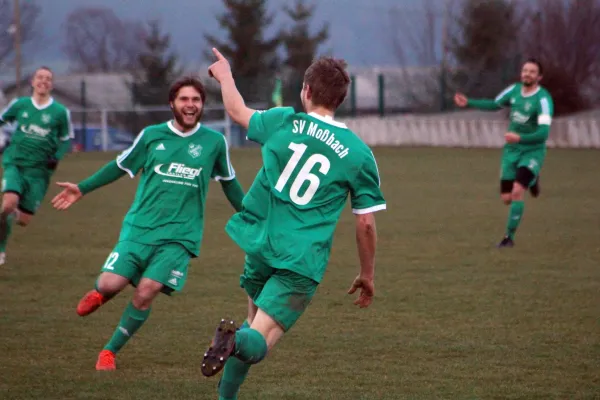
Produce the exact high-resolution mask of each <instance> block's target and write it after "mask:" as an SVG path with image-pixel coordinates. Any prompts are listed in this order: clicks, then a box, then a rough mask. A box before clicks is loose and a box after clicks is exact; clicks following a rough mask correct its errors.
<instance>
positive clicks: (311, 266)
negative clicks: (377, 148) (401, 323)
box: [202, 49, 386, 400]
mask: <svg viewBox="0 0 600 400" xmlns="http://www.w3.org/2000/svg"><path fill="white" fill-rule="evenodd" d="M213 51H214V53H215V55H216V57H217V59H218V61H217V62H216V63H215V64H213V65H212V66H211V67H210V73H211V74H212V75H213V76H214V78H215V79H216V80H217V81H219V83H220V84H221V92H222V95H223V103H224V104H225V108H226V110H227V112H228V113H229V115H230V116H231V118H232V119H233V120H234V121H236V122H237V123H239V124H240V125H242V126H243V127H246V128H247V129H248V139H249V140H252V141H254V142H257V143H259V144H260V145H261V148H262V158H263V167H262V168H261V170H260V171H259V172H258V175H257V176H256V179H255V180H254V183H253V184H252V187H251V188H250V189H249V190H248V193H247V194H246V197H245V198H244V201H243V204H242V206H243V209H242V211H241V212H239V213H237V214H235V215H234V216H233V217H232V218H231V220H230V221H229V222H228V224H227V227H226V230H227V232H228V234H229V235H230V236H231V237H232V239H233V240H234V241H235V242H236V243H237V244H238V245H239V246H240V247H241V248H242V249H243V250H244V251H245V253H246V259H245V266H244V272H243V274H242V276H241V278H240V285H241V287H242V288H243V289H244V290H245V291H246V293H247V294H248V297H249V301H248V319H247V320H246V321H245V322H244V324H243V325H242V327H241V329H240V330H238V331H236V326H235V322H234V321H230V320H225V319H223V320H221V323H220V324H219V327H218V328H217V331H216V333H215V337H214V338H213V342H212V346H211V347H210V348H209V349H208V350H207V352H206V354H205V355H204V359H203V361H202V373H203V374H204V375H206V376H212V375H215V374H216V373H218V372H219V371H220V370H221V369H222V368H224V372H223V377H222V379H221V381H220V383H219V398H220V399H222V400H229V399H236V398H237V393H238V391H239V388H240V386H241V384H242V382H243V381H244V379H245V377H246V375H247V373H248V371H249V368H250V366H251V365H252V364H255V363H258V362H260V361H261V360H262V359H263V358H264V357H265V356H266V354H267V350H268V349H271V348H272V347H273V346H274V345H275V344H276V343H277V341H278V340H279V339H280V338H281V337H282V336H283V334H284V332H287V331H288V330H289V329H290V328H291V327H292V326H293V325H294V324H295V323H296V321H297V320H298V318H299V317H300V316H301V315H302V314H303V312H304V311H305V309H306V308H307V306H308V304H309V303H310V301H311V299H312V297H313V295H314V293H315V291H316V289H317V286H318V285H319V282H321V279H322V278H323V275H324V274H325V270H326V268H327V263H328V260H329V254H330V250H331V246H332V241H333V234H334V231H335V227H336V224H337V222H338V220H339V218H340V214H341V213H342V210H343V209H344V206H345V204H346V200H347V198H348V195H350V199H351V205H352V210H353V213H354V214H355V216H356V238H357V245H358V253H359V259H360V272H359V275H358V276H357V277H356V279H355V280H354V282H353V283H352V286H351V288H350V291H349V293H354V292H355V291H356V290H359V289H360V296H359V297H358V299H357V300H356V301H355V304H357V305H359V306H360V307H361V308H363V307H368V306H369V305H370V304H371V301H372V298H373V294H374V286H373V279H374V273H375V248H376V229H375V217H374V214H373V213H374V212H376V211H379V210H384V209H385V208H386V204H385V200H384V198H383V195H382V192H381V190H380V187H379V183H380V182H379V172H378V170H377V164H376V162H375V158H374V156H373V153H372V152H371V150H370V149H369V147H368V146H367V145H366V144H365V143H364V142H363V141H362V140H361V139H360V138H359V137H358V136H356V135H355V134H354V133H353V132H352V131H350V130H349V129H348V128H347V127H346V125H344V124H343V123H340V122H338V121H336V120H334V119H333V114H334V112H335V111H336V109H337V108H338V107H339V105H340V104H341V103H342V102H343V101H344V98H345V97H346V94H347V92H348V85H349V83H350V78H349V77H348V74H347V72H346V71H345V66H346V64H345V62H343V61H341V60H335V59H333V58H322V59H320V60H318V61H315V62H314V63H313V64H312V65H311V66H310V67H309V68H308V69H307V70H306V73H305V75H304V85H303V89H302V92H301V99H302V104H303V106H304V109H305V110H306V113H295V112H294V109H293V108H273V109H270V110H268V111H264V112H261V111H255V110H251V109H249V108H247V107H246V106H245V104H244V100H243V99H242V97H241V95H240V93H239V92H238V90H237V88H236V85H235V82H234V79H233V77H232V73H231V69H230V66H229V63H228V62H227V60H226V59H225V58H224V57H223V56H222V55H221V54H220V53H219V52H218V50H216V49H213Z"/></svg>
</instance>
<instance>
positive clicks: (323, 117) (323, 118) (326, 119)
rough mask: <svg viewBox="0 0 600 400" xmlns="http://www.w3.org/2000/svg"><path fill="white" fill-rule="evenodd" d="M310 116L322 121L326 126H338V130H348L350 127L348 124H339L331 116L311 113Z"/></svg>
mask: <svg viewBox="0 0 600 400" xmlns="http://www.w3.org/2000/svg"><path fill="white" fill-rule="evenodd" d="M308 115H310V116H311V117H313V118H316V119H318V120H321V121H323V122H325V123H326V124H329V125H333V126H337V127H338V128H344V129H348V127H347V126H346V124H343V123H341V122H338V121H336V120H334V119H333V118H332V117H331V116H329V115H319V114H317V113H316V112H311V113H309V114H308Z"/></svg>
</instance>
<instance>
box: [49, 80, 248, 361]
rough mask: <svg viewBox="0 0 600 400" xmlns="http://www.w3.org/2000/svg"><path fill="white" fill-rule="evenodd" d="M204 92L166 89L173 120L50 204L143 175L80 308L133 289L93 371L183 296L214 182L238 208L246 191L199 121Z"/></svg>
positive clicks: (186, 86)
mask: <svg viewBox="0 0 600 400" xmlns="http://www.w3.org/2000/svg"><path fill="white" fill-rule="evenodd" d="M205 98H206V95H205V90H204V87H203V85H202V83H201V82H200V81H199V80H197V79H195V78H187V77H186V78H182V79H180V80H178V81H177V82H175V83H174V84H173V86H172V87H171V89H170V92H169V103H170V106H171V109H172V110H173V116H174V119H173V120H171V121H168V122H165V123H162V124H159V125H153V126H149V127H147V128H145V129H144V130H142V132H141V133H140V134H139V135H138V136H137V138H136V139H135V141H134V142H133V144H132V145H131V147H130V148H128V149H127V150H125V151H124V152H123V153H121V154H120V155H119V156H118V157H117V159H116V160H115V161H111V162H109V163H108V164H106V165H105V166H104V167H103V168H101V169H100V170H99V171H98V172H96V173H95V174H94V175H92V176H90V177H88V178H86V179H85V180H83V181H81V182H80V183H79V184H74V183H67V182H59V183H58V185H59V186H61V187H63V188H64V190H63V191H62V192H61V193H59V194H58V195H57V196H56V197H55V198H54V199H53V200H52V203H53V205H54V207H55V208H56V209H58V210H65V209H67V208H69V207H70V206H72V205H73V204H74V203H75V202H77V201H78V200H80V199H81V198H82V197H83V196H85V195H86V194H88V193H90V192H91V191H93V190H95V189H98V188H100V187H102V186H104V185H107V184H109V183H111V182H114V181H116V180H117V179H119V178H120V177H122V176H123V175H125V174H127V175H129V176H130V177H131V178H133V177H135V175H136V174H137V173H138V172H139V171H141V178H140V182H139V184H138V189H137V192H136V195H135V199H134V201H133V204H132V206H131V208H130V209H129V212H128V213H127V215H126V216H125V219H124V221H123V226H122V229H121V234H120V237H119V240H118V242H117V244H116V246H115V247H114V249H113V251H112V252H111V253H110V254H109V256H108V258H107V259H106V262H105V263H104V265H103V267H102V270H101V273H100V276H99V277H98V279H97V280H96V284H95V289H94V290H92V291H90V292H88V293H87V294H86V295H85V296H84V297H83V298H82V299H81V300H80V302H79V305H78V306H77V314H79V315H80V316H86V315H88V314H90V313H92V312H94V311H95V310H96V309H98V308H99V307H100V306H101V305H103V304H104V303H106V302H107V301H108V300H110V299H111V298H113V297H114V296H115V295H116V294H118V293H119V292H120V291H121V290H123V289H124V288H125V287H126V286H127V285H129V284H132V285H133V286H134V287H135V288H136V289H135V292H134V295H133V299H132V301H131V302H130V303H129V305H128V306H127V308H126V309H125V312H124V313H123V316H122V317H121V321H120V322H119V325H118V326H117V328H116V329H115V332H114V334H113V336H112V337H111V339H110V340H109V342H108V343H107V344H106V346H104V349H103V350H102V351H101V352H100V355H99V356H98V361H97V363H96V369H97V370H114V369H115V368H116V363H115V355H116V353H117V352H118V351H119V350H120V349H121V348H122V347H123V346H124V345H125V343H127V341H128V340H129V339H130V338H131V337H132V336H133V335H134V334H135V332H136V331H137V330H138V329H139V328H140V327H141V326H142V325H143V324H144V322H145V321H146V319H147V318H148V316H149V314H150V306H151V304H152V301H153V300H154V298H155V297H156V296H157V295H158V294H159V293H160V292H163V293H165V294H169V295H170V294H171V293H172V292H173V291H177V292H178V291H181V290H182V288H183V286H184V284H185V281H186V277H187V270H188V264H189V262H190V258H193V257H198V255H199V250H200V243H201V240H202V231H203V225H204V207H205V203H206V195H207V191H208V183H209V180H210V179H211V178H214V179H215V180H217V181H220V182H221V185H222V188H223V191H224V192H225V195H226V197H227V199H228V200H229V202H230V203H231V205H232V206H233V207H234V208H235V210H236V211H240V210H241V209H242V198H243V197H244V193H243V191H242V188H241V186H240V184H239V183H238V182H237V180H236V178H235V172H234V170H233V167H232V166H231V163H230V161H229V151H228V146H227V142H226V140H225V137H224V136H223V135H222V134H221V133H219V132H216V131H213V130H211V129H208V128H206V127H204V126H202V125H201V124H200V122H199V121H200V117H201V115H202V109H203V106H204V102H205Z"/></svg>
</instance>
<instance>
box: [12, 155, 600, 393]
mask: <svg viewBox="0 0 600 400" xmlns="http://www.w3.org/2000/svg"><path fill="white" fill-rule="evenodd" d="M375 153H376V156H377V158H378V162H379V169H380V171H381V174H382V188H383V190H384V193H385V195H386V197H387V200H388V211H386V212H382V213H379V214H378V215H377V217H378V231H379V249H378V263H377V276H376V289H377V293H376V295H377V297H376V300H375V302H374V304H373V305H372V307H371V308H370V309H367V310H359V309H356V308H354V307H353V306H352V298H350V297H349V296H347V295H346V294H345V292H346V290H347V288H348V286H349V285H350V283H351V281H352V279H353V278H354V276H355V273H356V272H357V270H358V264H357V257H356V249H355V244H354V229H353V218H352V215H351V213H350V212H349V210H348V212H347V213H345V215H344V217H343V219H342V220H341V222H340V224H339V226H338V230H337V233H336V239H335V243H334V250H333V254H332V259H331V263H330V266H329V270H328V273H327V275H326V277H325V280H324V282H323V284H322V285H321V287H320V289H319V291H318V292H317V295H316V297H315V299H314V301H313V303H312V305H311V307H310V308H309V310H308V311H307V313H306V314H305V315H304V316H303V318H301V320H300V322H299V323H298V324H297V325H296V326H295V327H294V329H292V330H291V331H290V332H289V334H288V335H287V337H285V338H284V340H283V341H282V342H281V343H280V345H279V346H278V347H277V348H276V349H275V350H274V351H273V353H272V354H271V355H270V356H269V357H268V358H267V360H266V361H265V362H264V363H262V364H260V365H258V366H255V367H253V369H252V371H251V373H250V376H249V378H248V380H247V382H246V384H245V385H244V387H243V388H242V393H241V396H240V398H241V399H248V400H250V399H281V400H286V399H290V400H291V399H352V400H367V399H599V398H600V322H599V321H600V320H599V318H600V204H599V201H600V184H599V183H600V179H599V177H598V176H599V171H600V152H598V151H566V150H551V151H550V152H549V155H548V160H547V163H546V165H545V166H544V170H543V172H542V174H543V175H542V176H543V179H542V196H541V197H540V198H539V199H531V198H528V199H527V200H526V206H525V217H524V221H523V223H522V225H521V229H520V231H519V232H518V234H517V247H515V248H514V249H507V250H502V251H499V250H497V249H495V248H494V247H493V246H494V245H495V244H496V243H497V242H498V241H499V240H500V239H501V237H502V234H503V229H504V225H505V218H506V213H507V209H506V208H505V207H504V206H503V205H502V204H501V202H500V201H499V199H498V195H497V190H498V189H497V187H498V183H497V177H498V162H499V155H500V153H499V151H498V150H447V149H385V148H381V149H376V151H375ZM113 156H114V155H113V154H75V155H71V156H69V158H68V159H67V160H66V161H64V162H63V163H62V164H61V166H60V168H59V171H58V173H57V174H56V176H55V178H56V180H58V179H65V180H71V181H77V180H79V179H81V178H83V177H85V176H87V175H88V174H90V173H92V172H93V171H95V170H96V169H97V168H98V167H100V166H101V165H102V164H103V163H104V162H106V161H107V160H109V159H110V158H111V157H113ZM232 160H233V163H234V166H235V168H236V170H237V171H238V176H239V177H240V179H241V181H242V183H243V185H244V187H245V188H247V187H248V186H249V184H250V182H251V180H252V179H253V177H254V174H255V172H256V171H257V170H258V168H259V165H260V159H259V156H258V152H257V150H238V151H233V152H232ZM135 186H136V182H132V181H131V180H129V179H128V178H123V179H121V180H120V181H118V182H116V183H115V184H113V185H112V186H111V187H108V188H103V189H101V190H99V191H98V192H96V193H93V194H91V195H89V197H87V198H85V199H84V200H83V201H82V202H81V203H80V204H78V205H76V206H75V207H74V208H73V209H71V210H69V211H68V212H66V213H58V212H56V211H54V210H53V209H52V208H51V207H50V205H49V200H50V198H51V196H53V195H54V194H55V193H57V189H55V188H52V189H51V191H50V193H49V194H48V197H47V198H46V203H45V204H44V205H43V207H42V209H41V210H40V212H39V215H38V216H37V217H36V219H35V220H34V222H33V223H32V224H31V226H29V227H28V228H27V229H26V230H24V229H17V228H15V229H14V231H15V234H14V236H13V240H12V242H11V244H10V246H9V253H8V257H9V259H8V264H7V265H5V266H3V267H1V268H0V349H1V352H0V399H145V400H149V399H195V400H202V399H216V392H215V388H216V384H217V379H216V378H213V379H206V378H204V377H203V376H202V375H201V373H200V368H199V367H200V365H199V363H200V360H201V357H202V353H203V351H204V349H205V347H206V344H207V343H208V341H209V340H210V337H211V336H212V333H213V329H214V327H215V324H216V322H218V320H219V319H220V318H221V316H223V315H230V316H232V317H234V318H236V319H240V320H241V319H243V317H244V315H245V295H244V293H243V292H242V290H241V289H240V288H239V287H238V276H239V274H240V272H241V267H242V261H243V254H242V253H241V252H240V251H239V250H238V249H237V248H236V247H235V246H234V244H233V242H232V241H231V240H229V238H228V237H227V236H226V234H225V232H224V230H223V226H224V224H225V222H226V220H227V218H228V217H229V216H230V215H231V212H232V209H231V208H230V206H229V204H228V203H227V202H226V200H225V198H224V196H223V194H222V193H221V190H220V188H219V185H218V184H211V190H210V193H209V202H208V206H207V213H206V214H207V220H206V225H205V237H204V242H203V245H202V254H201V257H200V258H199V259H196V260H194V261H193V263H192V266H191V272H190V277H189V279H188V283H187V286H186V287H185V290H184V292H183V294H182V295H180V296H178V297H174V298H172V299H169V298H166V297H165V296H161V297H160V298H159V299H158V301H157V302H156V303H155V305H154V308H153V311H152V314H151V316H150V318H149V320H148V322H147V323H146V325H145V326H144V327H143V328H142V329H141V330H140V331H139V332H138V334H137V336H135V337H134V339H133V340H131V341H130V342H129V344H128V345H127V346H126V347H125V348H124V349H123V351H122V352H121V353H120V354H119V357H118V359H117V367H118V370H117V371H116V372H115V373H98V372H96V371H95V370H94V365H95V362H96V357H97V354H98V352H99V350H100V349H101V348H102V346H103V345H104V343H105V342H106V340H107V339H108V338H109V337H110V335H111V334H112V331H113V329H114V328H115V325H116V324H117V322H118V320H119V318H120V315H121V312H122V310H123V308H124V306H125V305H126V304H127V302H128V301H129V299H130V297H131V294H132V290H131V288H129V289H128V290H126V291H125V292H123V293H122V294H121V295H120V296H119V297H117V298H116V299H114V300H113V301H111V302H109V303H108V304H106V305H105V306H104V307H103V308H101V309H100V310H99V311H98V312H97V313H95V314H93V315H91V316H89V317H86V318H80V317H78V316H77V315H76V314H75V305H76V304H77V301H78V300H79V298H80V297H81V295H83V293H85V292H86V291H87V290H89V289H91V288H92V285H93V283H94V280H95V277H96V275H97V273H98V271H99V268H100V266H101V265H102V263H103V262H104V260H105V258H106V256H107V255H108V253H109V252H110V250H111V248H112V246H113V244H114V243H115V240H116V239H117V236H118V233H119V229H120V223H121V221H122V218H123V215H124V213H125V212H126V210H127V208H128V207H129V205H130V202H131V200H132V198H133V193H134V190H135Z"/></svg>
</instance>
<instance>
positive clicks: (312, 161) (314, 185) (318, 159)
mask: <svg viewBox="0 0 600 400" xmlns="http://www.w3.org/2000/svg"><path fill="white" fill-rule="evenodd" d="M288 147H289V148H290V149H291V150H292V151H293V152H294V154H293V155H292V158H290V161H288V163H287V165H286V166H285V168H284V169H283V172H282V173H281V176H280V177H279V179H278V180H277V184H276V185H275V190H277V191H278V192H281V191H282V190H283V188H284V187H285V184H286V183H287V181H288V180H289V179H290V176H291V175H292V172H294V170H295V169H296V167H297V166H298V163H299V162H300V159H301V158H302V156H303V155H304V152H305V151H306V148H307V146H306V145H305V144H300V143H290V145H289V146H288ZM317 163H318V164H321V165H320V167H319V172H320V173H322V174H323V175H327V173H328V172H329V168H330V167H331V163H330V162H329V159H328V158H327V157H325V156H324V155H322V154H313V155H312V156H310V157H309V158H308V160H306V162H305V163H304V165H303V166H302V168H301V169H300V172H298V176H296V179H294V182H293V183H292V187H291V188H290V199H291V200H292V201H293V202H294V203H296V204H298V205H300V206H304V205H306V204H308V203H309V202H310V201H311V200H312V198H313V196H314V195H315V192H316V191H317V189H318V188H319V185H320V184H321V180H320V179H319V177H318V176H316V175H315V174H312V173H311V172H310V171H311V170H312V169H313V167H314V166H315V165H316V164H317ZM306 181H308V182H309V185H308V188H307V189H306V191H305V192H304V194H303V195H302V196H299V195H298V192H299V191H300V188H301V187H302V185H303V184H304V182H306Z"/></svg>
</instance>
